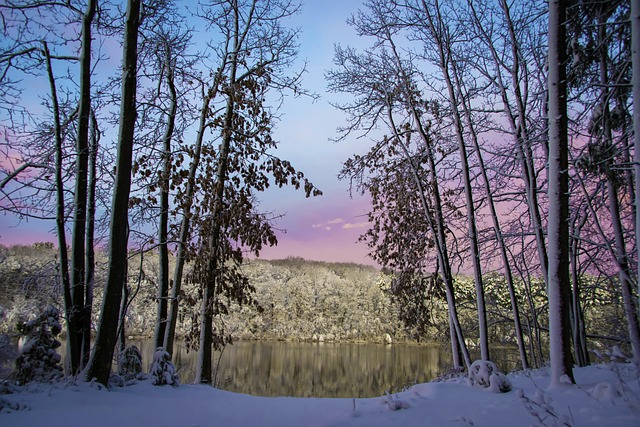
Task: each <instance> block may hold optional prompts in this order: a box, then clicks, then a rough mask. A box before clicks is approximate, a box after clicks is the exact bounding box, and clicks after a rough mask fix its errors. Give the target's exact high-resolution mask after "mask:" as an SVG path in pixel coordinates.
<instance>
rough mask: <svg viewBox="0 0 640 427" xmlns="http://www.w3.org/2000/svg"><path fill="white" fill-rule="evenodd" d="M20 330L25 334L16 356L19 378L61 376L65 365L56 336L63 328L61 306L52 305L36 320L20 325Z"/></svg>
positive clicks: (41, 378) (18, 379)
mask: <svg viewBox="0 0 640 427" xmlns="http://www.w3.org/2000/svg"><path fill="white" fill-rule="evenodd" d="M16 329H17V331H18V332H19V333H20V335H21V336H22V338H21V339H20V341H21V343H22V344H21V345H20V348H19V351H20V355H19V356H18V358H17V359H16V380H17V381H19V382H21V383H27V382H30V381H45V382H49V381H54V380H57V379H59V378H60V377H61V376H62V367H61V366H60V355H59V354H58V353H57V352H56V349H57V348H58V347H60V341H58V340H57V339H56V336H57V335H58V334H59V333H60V331H61V330H62V327H61V326H60V313H59V312H58V309H56V308H55V307H53V306H49V307H47V308H46V309H45V310H44V312H42V314H40V316H38V317H37V318H36V319H34V320H30V321H28V322H21V323H19V324H18V325H16Z"/></svg>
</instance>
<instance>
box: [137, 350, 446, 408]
mask: <svg viewBox="0 0 640 427" xmlns="http://www.w3.org/2000/svg"><path fill="white" fill-rule="evenodd" d="M129 343H130V344H135V345H136V346H138V348H139V349H140V351H141V352H142V354H143V359H144V360H143V366H147V365H148V364H149V362H150V361H151V357H152V354H153V346H152V343H151V341H148V340H145V341H130V342H129ZM218 356H219V353H214V361H213V367H214V372H217V375H216V380H217V386H218V387H219V388H221V389H224V390H229V391H234V392H238V393H246V394H253V395H258V396H297V397H373V396H380V395H382V394H384V392H385V391H389V392H395V391H399V390H402V388H404V387H406V386H408V385H411V384H414V383H415V382H425V381H429V380H431V379H433V378H435V377H436V376H437V374H438V372H441V371H442V369H443V368H444V365H446V364H447V363H449V360H450V356H448V355H446V354H445V353H443V350H442V349H441V348H439V347H438V346H436V345H419V346H418V345H405V344H394V345H382V344H347V343H293V342H264V341H245V342H237V343H235V344H233V345H230V346H227V348H226V349H225V350H224V352H223V353H222V357H221V358H220V359H219V361H218ZM196 360H197V353H196V352H193V351H191V352H188V353H187V351H186V349H185V348H184V347H182V346H178V347H177V349H176V358H175V361H174V362H175V364H176V367H177V368H178V370H179V372H180V381H181V382H182V383H183V384H187V383H191V382H193V380H194V376H195V375H194V374H195V369H194V367H195V364H196ZM216 366H217V370H216Z"/></svg>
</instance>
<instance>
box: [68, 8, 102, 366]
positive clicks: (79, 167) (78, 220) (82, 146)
mask: <svg viewBox="0 0 640 427" xmlns="http://www.w3.org/2000/svg"><path fill="white" fill-rule="evenodd" d="M97 3H98V1H97V0H90V1H89V2H88V3H87V9H86V11H85V13H84V16H83V17H82V34H81V36H80V37H81V41H82V45H81V50H80V101H79V104H78V129H77V135H76V150H77V153H76V185H75V191H74V196H75V198H74V218H73V220H74V222H73V233H72V237H71V240H72V255H71V271H72V274H71V299H72V308H71V311H70V313H69V314H70V318H69V319H68V321H69V325H70V327H71V328H72V329H71V330H70V335H71V334H73V335H75V336H74V337H73V338H71V337H70V341H69V343H70V348H69V350H70V354H69V356H70V359H71V372H72V373H73V374H76V373H78V372H79V371H80V370H81V369H82V353H81V352H82V341H83V339H84V332H83V327H84V326H85V321H84V319H83V316H84V314H85V310H84V307H85V282H84V280H85V244H86V243H85V237H86V230H85V227H86V222H87V179H88V165H89V120H90V117H91V26H92V24H93V18H94V16H95V13H96V8H97Z"/></svg>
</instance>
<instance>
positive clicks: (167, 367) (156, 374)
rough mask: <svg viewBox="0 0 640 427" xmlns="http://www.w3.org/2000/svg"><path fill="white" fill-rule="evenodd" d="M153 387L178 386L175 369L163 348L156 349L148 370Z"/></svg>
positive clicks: (169, 356) (178, 379)
mask: <svg viewBox="0 0 640 427" xmlns="http://www.w3.org/2000/svg"><path fill="white" fill-rule="evenodd" d="M149 375H151V377H152V382H153V385H172V386H174V387H175V386H178V385H180V377H179V376H178V374H176V367H175V366H174V365H173V363H171V355H170V354H169V353H167V351H166V350H165V349H164V347H158V348H157V350H156V352H155V353H154V354H153V363H152V364H151V368H149Z"/></svg>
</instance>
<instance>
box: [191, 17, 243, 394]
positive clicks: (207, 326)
mask: <svg viewBox="0 0 640 427" xmlns="http://www.w3.org/2000/svg"><path fill="white" fill-rule="evenodd" d="M236 19H237V18H236ZM236 34H237V33H236ZM234 46H235V48H234V53H233V54H232V59H231V69H230V70H229V91H230V92H229V94H228V100H227V108H226V111H225V122H224V127H223V129H222V144H221V146H220V149H219V151H218V152H219V158H218V169H217V171H216V177H215V179H216V182H215V195H214V199H213V209H212V212H211V217H212V233H211V235H210V236H209V239H208V242H207V244H208V256H209V257H210V258H209V262H208V268H207V275H206V277H207V281H206V283H205V284H204V290H203V297H202V310H201V317H200V322H201V323H200V325H201V326H200V346H199V349H198V365H197V367H196V379H195V382H196V383H200V384H212V383H213V375H212V371H211V368H212V346H213V334H212V332H213V331H212V328H213V315H214V306H215V297H216V287H217V286H218V282H219V280H220V275H219V274H218V268H219V260H218V257H219V255H218V253H219V247H220V243H219V240H220V239H221V238H222V233H221V227H222V225H221V224H219V223H215V221H217V219H218V218H220V217H221V216H222V209H223V207H224V203H223V198H224V187H225V183H226V180H227V166H228V161H229V151H230V149H231V138H232V136H233V131H234V130H233V116H234V114H235V111H234V108H235V102H234V99H233V97H234V94H233V91H234V89H235V84H236V69H237V64H236V60H237V52H238V50H239V47H240V46H239V45H238V40H237V36H236V41H235V44H234Z"/></svg>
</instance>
